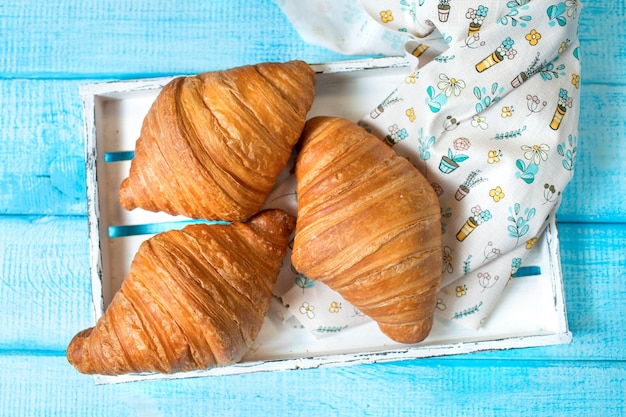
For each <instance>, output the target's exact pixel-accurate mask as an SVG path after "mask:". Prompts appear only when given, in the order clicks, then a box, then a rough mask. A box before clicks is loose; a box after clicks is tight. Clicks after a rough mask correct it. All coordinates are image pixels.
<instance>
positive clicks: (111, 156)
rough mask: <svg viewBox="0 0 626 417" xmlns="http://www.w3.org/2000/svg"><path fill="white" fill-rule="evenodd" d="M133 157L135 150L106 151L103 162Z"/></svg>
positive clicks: (126, 159)
mask: <svg viewBox="0 0 626 417" xmlns="http://www.w3.org/2000/svg"><path fill="white" fill-rule="evenodd" d="M134 157H135V151H119V152H106V153H105V154H104V162H107V163H108V162H123V161H130V160H131V159H133V158H134Z"/></svg>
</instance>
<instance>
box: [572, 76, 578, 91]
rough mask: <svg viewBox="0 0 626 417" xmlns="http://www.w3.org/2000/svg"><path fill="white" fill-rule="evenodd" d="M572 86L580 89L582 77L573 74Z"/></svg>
mask: <svg viewBox="0 0 626 417" xmlns="http://www.w3.org/2000/svg"><path fill="white" fill-rule="evenodd" d="M572 85H573V86H574V87H576V88H580V75H578V74H572Z"/></svg>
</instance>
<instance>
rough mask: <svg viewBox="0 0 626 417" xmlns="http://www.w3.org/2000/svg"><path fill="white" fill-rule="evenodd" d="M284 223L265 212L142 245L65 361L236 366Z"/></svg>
mask: <svg viewBox="0 0 626 417" xmlns="http://www.w3.org/2000/svg"><path fill="white" fill-rule="evenodd" d="M294 227H295V218H294V217H292V216H290V215H288V214H287V213H285V212H283V211H280V210H266V211H263V212H261V213H259V214H258V215H256V216H254V217H253V218H252V219H251V220H250V221H249V222H246V223H231V224H227V225H221V224H217V225H207V224H197V225H191V226H187V227H185V228H184V229H183V230H181V231H178V230H172V231H169V232H165V233H162V234H159V235H155V236H154V237H152V238H150V239H148V240H146V241H145V242H144V243H143V244H142V245H141V247H140V248H139V250H138V252H137V254H136V256H135V258H134V260H133V262H132V264H131V268H130V272H129V274H128V276H127V277H126V278H125V280H124V282H123V283H122V286H121V289H120V290H119V291H118V292H117V293H116V294H115V296H114V297H113V300H112V301H111V304H110V305H109V307H108V308H107V310H106V311H105V314H104V315H103V316H102V317H101V318H100V319H99V320H98V322H97V323H96V326H95V327H93V328H89V329H86V330H83V331H82V332H80V333H78V334H77V335H76V336H75V337H74V338H73V340H72V341H71V343H70V344H69V347H68V348H67V358H68V360H69V362H70V363H71V364H72V365H74V367H76V369H78V370H79V371H80V372H83V373H87V374H104V375H119V374H125V373H140V372H161V373H173V372H178V371H189V370H194V369H207V368H211V367H217V366H224V365H229V364H232V363H234V362H237V361H239V360H240V359H241V358H242V357H243V355H244V354H245V353H246V352H247V351H248V349H249V348H250V347H251V346H252V343H253V342H254V340H255V338H256V337H257V335H258V333H259V331H260V329H261V326H262V324H263V321H264V318H265V315H266V313H267V310H268V308H269V303H270V299H271V296H272V290H273V287H274V284H275V283H276V279H277V276H278V272H279V270H280V266H281V263H282V260H283V257H284V256H285V253H286V248H287V243H288V239H289V237H290V235H291V232H292V231H293V228H294Z"/></svg>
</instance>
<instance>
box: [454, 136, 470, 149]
mask: <svg viewBox="0 0 626 417" xmlns="http://www.w3.org/2000/svg"><path fill="white" fill-rule="evenodd" d="M452 144H453V145H454V149H456V150H457V151H466V150H468V149H469V148H470V146H472V144H471V143H470V141H469V139H467V138H456V139H454V141H453V142H452Z"/></svg>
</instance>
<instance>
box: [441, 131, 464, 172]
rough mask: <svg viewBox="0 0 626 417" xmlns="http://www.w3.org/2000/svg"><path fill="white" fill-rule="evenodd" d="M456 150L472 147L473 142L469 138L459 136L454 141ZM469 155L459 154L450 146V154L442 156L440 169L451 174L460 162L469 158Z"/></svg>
mask: <svg viewBox="0 0 626 417" xmlns="http://www.w3.org/2000/svg"><path fill="white" fill-rule="evenodd" d="M452 145H453V147H454V149H455V150H456V151H465V150H467V149H469V148H470V146H471V143H470V141H469V140H468V139H467V138H457V139H455V140H454V142H452ZM468 158H469V156H467V155H465V154H457V153H455V152H453V151H452V149H450V148H448V154H447V155H444V156H442V157H441V161H440V162H439V170H440V171H441V172H443V173H444V174H449V173H451V172H452V171H454V170H455V169H457V168H458V167H459V163H460V162H463V161H465V160H467V159H468Z"/></svg>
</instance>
